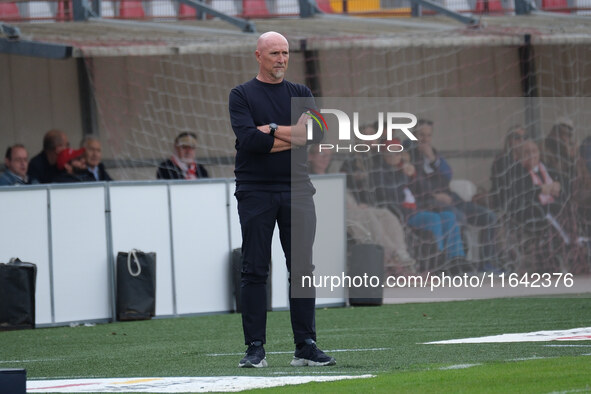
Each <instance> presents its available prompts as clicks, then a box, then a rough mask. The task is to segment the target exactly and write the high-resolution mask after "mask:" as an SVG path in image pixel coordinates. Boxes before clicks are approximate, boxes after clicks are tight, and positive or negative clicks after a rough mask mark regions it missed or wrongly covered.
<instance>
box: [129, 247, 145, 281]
mask: <svg viewBox="0 0 591 394" xmlns="http://www.w3.org/2000/svg"><path fill="white" fill-rule="evenodd" d="M137 251H138V250H137V249H131V251H130V252H129V253H128V254H127V271H128V272H129V275H131V276H139V275H140V274H141V273H142V266H141V265H140V262H139V260H138V258H137V254H136V253H137ZM131 256H133V261H134V262H135V264H136V265H137V272H133V271H132V270H131Z"/></svg>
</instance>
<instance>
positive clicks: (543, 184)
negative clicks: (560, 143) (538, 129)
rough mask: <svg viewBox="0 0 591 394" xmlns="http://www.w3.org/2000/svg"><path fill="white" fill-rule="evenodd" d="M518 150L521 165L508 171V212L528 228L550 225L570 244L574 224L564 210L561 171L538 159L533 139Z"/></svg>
mask: <svg viewBox="0 0 591 394" xmlns="http://www.w3.org/2000/svg"><path fill="white" fill-rule="evenodd" d="M520 151H521V157H520V158H519V164H520V165H518V166H515V169H514V170H513V171H511V177H510V196H509V199H508V204H507V206H508V209H509V214H510V215H511V217H512V218H514V219H515V220H516V222H517V223H523V224H524V225H525V228H526V229H527V230H529V231H533V232H539V231H541V230H546V229H547V228H549V227H550V226H552V227H554V228H555V229H556V230H557V231H558V232H559V234H560V236H561V237H562V239H563V241H564V243H566V244H569V243H570V241H571V235H569V233H570V232H571V231H570V226H571V225H572V224H573V223H572V220H571V218H570V217H569V216H570V214H569V212H568V209H566V204H567V197H568V193H567V192H566V191H565V190H564V188H563V186H562V185H563V183H562V178H561V176H560V174H559V173H558V172H557V171H555V170H554V169H552V168H549V167H547V166H546V165H545V164H544V163H542V162H541V161H540V151H539V148H538V145H537V144H536V143H535V142H534V141H531V140H527V141H525V142H524V144H523V147H522V149H521V150H520Z"/></svg>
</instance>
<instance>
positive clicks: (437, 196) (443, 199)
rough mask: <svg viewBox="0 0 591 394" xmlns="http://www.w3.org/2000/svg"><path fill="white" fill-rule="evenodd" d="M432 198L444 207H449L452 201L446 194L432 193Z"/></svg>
mask: <svg viewBox="0 0 591 394" xmlns="http://www.w3.org/2000/svg"><path fill="white" fill-rule="evenodd" d="M433 198H435V200H437V201H439V202H440V203H442V204H444V205H451V204H452V203H453V200H452V198H451V196H450V195H449V194H447V193H433Z"/></svg>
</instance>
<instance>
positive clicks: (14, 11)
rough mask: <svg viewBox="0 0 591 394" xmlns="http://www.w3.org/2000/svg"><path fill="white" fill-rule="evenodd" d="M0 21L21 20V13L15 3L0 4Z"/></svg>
mask: <svg viewBox="0 0 591 394" xmlns="http://www.w3.org/2000/svg"><path fill="white" fill-rule="evenodd" d="M0 19H2V20H7V21H9V20H18V19H21V13H20V12H19V10H18V7H17V5H16V4H15V3H0Z"/></svg>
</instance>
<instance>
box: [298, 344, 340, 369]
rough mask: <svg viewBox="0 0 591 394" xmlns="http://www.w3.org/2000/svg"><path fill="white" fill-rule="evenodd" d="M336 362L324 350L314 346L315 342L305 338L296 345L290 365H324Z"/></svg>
mask: <svg viewBox="0 0 591 394" xmlns="http://www.w3.org/2000/svg"><path fill="white" fill-rule="evenodd" d="M336 363H337V362H336V360H335V359H334V358H332V357H329V356H327V355H326V354H324V352H323V351H322V350H320V349H318V347H317V346H316V342H314V341H313V340H312V339H306V342H304V343H303V344H298V345H297V346H296V350H295V354H294V355H293V360H291V363H290V364H291V365H292V366H293V367H305V366H307V365H308V366H310V367H323V366H325V365H335V364H336Z"/></svg>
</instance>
